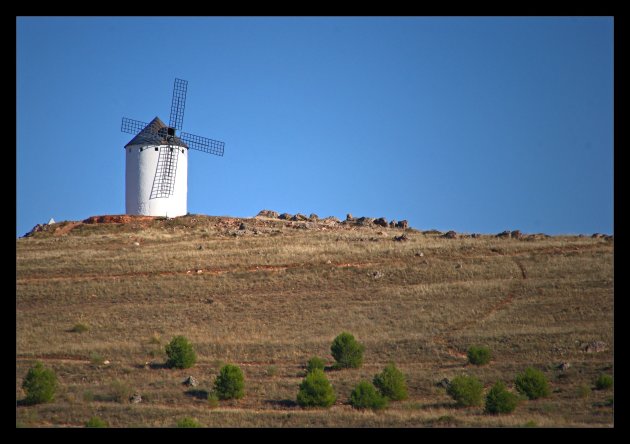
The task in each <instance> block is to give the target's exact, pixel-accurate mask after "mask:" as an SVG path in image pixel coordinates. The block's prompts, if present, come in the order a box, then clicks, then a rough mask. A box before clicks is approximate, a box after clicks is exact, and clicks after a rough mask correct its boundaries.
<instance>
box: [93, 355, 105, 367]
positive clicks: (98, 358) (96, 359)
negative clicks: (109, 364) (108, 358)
mask: <svg viewBox="0 0 630 444" xmlns="http://www.w3.org/2000/svg"><path fill="white" fill-rule="evenodd" d="M104 362H105V358H104V357H103V355H101V354H100V353H97V352H91V353H90V363H91V364H92V365H95V366H99V365H103V363H104Z"/></svg>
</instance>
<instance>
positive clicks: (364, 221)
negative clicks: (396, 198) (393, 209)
mask: <svg viewBox="0 0 630 444" xmlns="http://www.w3.org/2000/svg"><path fill="white" fill-rule="evenodd" d="M355 223H356V224H357V225H360V226H362V227H367V226H370V225H372V224H373V223H374V218H373V217H365V216H364V217H360V218H358V219H356V220H355Z"/></svg>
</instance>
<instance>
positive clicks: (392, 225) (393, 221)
mask: <svg viewBox="0 0 630 444" xmlns="http://www.w3.org/2000/svg"><path fill="white" fill-rule="evenodd" d="M389 228H396V219H394V220H392V221H391V222H390V223H389Z"/></svg>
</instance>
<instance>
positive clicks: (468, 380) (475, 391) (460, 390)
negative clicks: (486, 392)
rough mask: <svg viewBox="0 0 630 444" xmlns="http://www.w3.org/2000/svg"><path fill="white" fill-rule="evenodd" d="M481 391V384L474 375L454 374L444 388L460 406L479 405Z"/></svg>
mask: <svg viewBox="0 0 630 444" xmlns="http://www.w3.org/2000/svg"><path fill="white" fill-rule="evenodd" d="M482 391H483V385H482V384H481V382H479V380H478V379H477V378H475V377H474V376H456V377H455V378H453V380H452V381H451V383H450V384H449V386H448V388H447V389H446V393H448V394H449V395H450V396H451V397H452V398H453V399H454V400H455V401H457V405H459V406H462V407H469V406H474V405H480V404H481V392H482Z"/></svg>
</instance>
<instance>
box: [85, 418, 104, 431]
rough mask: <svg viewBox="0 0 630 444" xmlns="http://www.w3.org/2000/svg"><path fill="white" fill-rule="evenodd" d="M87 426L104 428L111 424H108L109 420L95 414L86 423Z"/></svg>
mask: <svg viewBox="0 0 630 444" xmlns="http://www.w3.org/2000/svg"><path fill="white" fill-rule="evenodd" d="M85 427H88V428H94V429H104V428H107V427H109V425H108V424H107V422H105V421H103V420H102V419H101V418H99V417H98V416H93V417H91V418H90V420H89V421H87V422H86V423H85Z"/></svg>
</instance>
